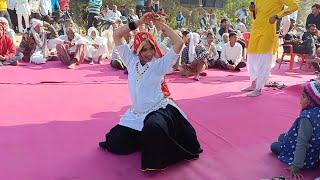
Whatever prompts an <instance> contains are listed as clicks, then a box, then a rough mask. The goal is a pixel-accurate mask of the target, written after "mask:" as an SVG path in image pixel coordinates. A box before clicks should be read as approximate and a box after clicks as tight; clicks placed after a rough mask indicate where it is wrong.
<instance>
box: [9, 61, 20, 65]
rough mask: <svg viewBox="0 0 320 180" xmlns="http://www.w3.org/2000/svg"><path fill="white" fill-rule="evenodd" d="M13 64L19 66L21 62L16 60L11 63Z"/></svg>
mask: <svg viewBox="0 0 320 180" xmlns="http://www.w3.org/2000/svg"><path fill="white" fill-rule="evenodd" d="M11 65H12V66H18V65H19V62H18V61H15V62H13V63H12V64H11Z"/></svg>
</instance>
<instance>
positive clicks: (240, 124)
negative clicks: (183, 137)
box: [0, 62, 320, 180]
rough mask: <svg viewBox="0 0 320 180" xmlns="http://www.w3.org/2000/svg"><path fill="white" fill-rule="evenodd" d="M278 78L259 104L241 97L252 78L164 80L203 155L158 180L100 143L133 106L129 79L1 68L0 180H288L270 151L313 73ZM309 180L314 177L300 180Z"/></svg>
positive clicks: (136, 157)
mask: <svg viewBox="0 0 320 180" xmlns="http://www.w3.org/2000/svg"><path fill="white" fill-rule="evenodd" d="M277 68H278V67H276V68H275V70H274V72H273V75H272V77H271V80H273V81H279V82H283V83H285V84H286V85H288V86H289V87H288V88H286V89H284V90H274V89H272V88H268V89H266V90H265V91H264V92H263V95H262V96H260V97H257V98H248V97H246V96H245V94H243V93H241V92H240V89H242V88H244V87H246V86H247V85H248V83H249V78H248V73H247V72H246V71H242V72H240V73H232V72H223V71H215V70H209V71H208V76H207V77H205V78H203V79H202V80H201V81H199V82H195V81H193V80H192V79H191V78H182V77H179V76H178V75H177V74H173V75H170V76H169V77H168V81H169V86H170V89H171V92H172V96H173V98H174V99H175V100H177V102H178V104H179V105H180V106H181V108H182V109H183V110H184V111H185V112H186V113H187V115H188V116H189V119H190V122H191V124H192V125H193V126H194V127H195V129H196V131H197V134H198V137H199V140H200V143H201V145H202V147H203V149H204V153H203V154H202V155H201V157H200V159H198V160H196V161H192V162H182V163H178V164H177V165H175V166H171V167H169V168H167V170H165V171H163V172H160V173H151V174H150V173H144V172H141V171H140V170H139V167H140V154H139V153H135V154H132V155H128V156H116V155H113V154H110V153H107V152H104V151H102V150H100V149H99V148H98V146H97V143H98V142H99V141H100V140H102V139H103V138H104V134H105V133H106V132H107V131H109V130H110V128H112V127H113V126H114V125H116V124H117V122H118V120H119V118H120V116H121V115H122V114H123V113H124V111H125V110H126V109H127V108H128V106H129V105H130V101H129V93H128V88H127V78H126V75H124V74H123V73H122V72H121V71H115V70H112V69H111V68H110V67H109V65H93V66H90V65H81V66H80V67H79V68H78V69H76V70H68V69H65V68H64V67H63V66H62V65H60V63H58V62H49V63H48V64H45V65H29V64H28V65H27V64H22V65H21V66H19V67H0V77H1V78H0V92H1V94H0V100H1V103H0V109H1V113H0V119H1V121H0V137H1V138H0V147H1V148H0V160H1V163H0V179H1V180H18V179H19V180H20V179H23V180H71V179H72V180H73V179H81V180H105V179H112V180H113V179H117V180H118V179H120V180H121V179H132V180H133V179H139V180H140V179H148V178H150V177H152V178H153V179H170V180H189V179H190V180H195V179H196V180H199V179H208V180H211V179H219V180H222V179H223V180H224V179H226V180H230V179H236V180H238V179H239V180H244V179H250V180H251V179H252V180H253V179H263V178H271V177H274V176H279V175H284V176H288V173H287V172H286V171H285V170H284V168H285V167H287V166H286V165H285V164H283V163H281V162H279V160H278V159H277V158H276V157H275V156H273V155H272V154H271V153H270V151H269V145H270V143H272V142H273V141H274V140H276V139H277V137H278V135H279V134H280V133H282V132H285V131H286V130H287V129H288V128H289V127H290V126H291V124H292V122H293V121H294V120H295V118H296V117H297V115H298V113H299V93H300V91H301V88H302V84H303V83H305V82H307V81H308V80H309V79H311V78H314V75H312V72H307V71H306V70H302V71H300V70H294V71H292V72H288V71H286V70H287V67H286V66H282V67H281V69H280V70H278V69H277ZM304 175H305V177H306V179H312V178H314V177H317V176H320V171H319V170H317V171H305V172H304Z"/></svg>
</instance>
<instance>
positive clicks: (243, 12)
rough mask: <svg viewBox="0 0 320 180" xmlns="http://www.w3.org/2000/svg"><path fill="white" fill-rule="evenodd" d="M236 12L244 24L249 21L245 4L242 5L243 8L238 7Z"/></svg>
mask: <svg viewBox="0 0 320 180" xmlns="http://www.w3.org/2000/svg"><path fill="white" fill-rule="evenodd" d="M235 14H236V16H237V17H238V19H240V21H241V22H243V23H244V24H246V23H247V17H248V12H247V9H246V7H245V6H242V8H241V9H238V10H237V11H236V13H235Z"/></svg>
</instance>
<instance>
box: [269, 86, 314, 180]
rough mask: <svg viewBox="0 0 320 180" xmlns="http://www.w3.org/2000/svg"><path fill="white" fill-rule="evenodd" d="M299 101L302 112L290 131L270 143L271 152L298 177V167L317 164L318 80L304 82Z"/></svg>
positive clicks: (309, 166) (300, 176)
mask: <svg viewBox="0 0 320 180" xmlns="http://www.w3.org/2000/svg"><path fill="white" fill-rule="evenodd" d="M300 104H301V108H302V111H301V113H300V115H299V117H298V118H297V120H296V121H295V122H294V123H293V125H292V127H291V128H290V130H289V131H288V132H287V133H284V134H281V135H280V136H279V138H278V142H274V143H272V144H271V151H272V152H273V153H274V154H276V155H278V158H279V159H280V161H282V162H285V163H287V164H288V165H290V167H289V168H288V170H289V171H290V173H291V175H292V176H293V177H294V178H298V179H300V178H302V175H301V172H300V170H301V169H302V168H305V169H310V168H316V167H319V165H320V160H319V159H320V158H319V151H320V81H313V82H310V83H308V84H307V85H305V87H304V90H303V92H302V95H301V99H300Z"/></svg>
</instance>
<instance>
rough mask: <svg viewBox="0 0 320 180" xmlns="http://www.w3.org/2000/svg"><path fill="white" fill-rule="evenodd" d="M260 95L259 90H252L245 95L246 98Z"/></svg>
mask: <svg viewBox="0 0 320 180" xmlns="http://www.w3.org/2000/svg"><path fill="white" fill-rule="evenodd" d="M260 95H261V90H254V91H252V92H250V93H248V94H247V96H248V97H257V96H260Z"/></svg>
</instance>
